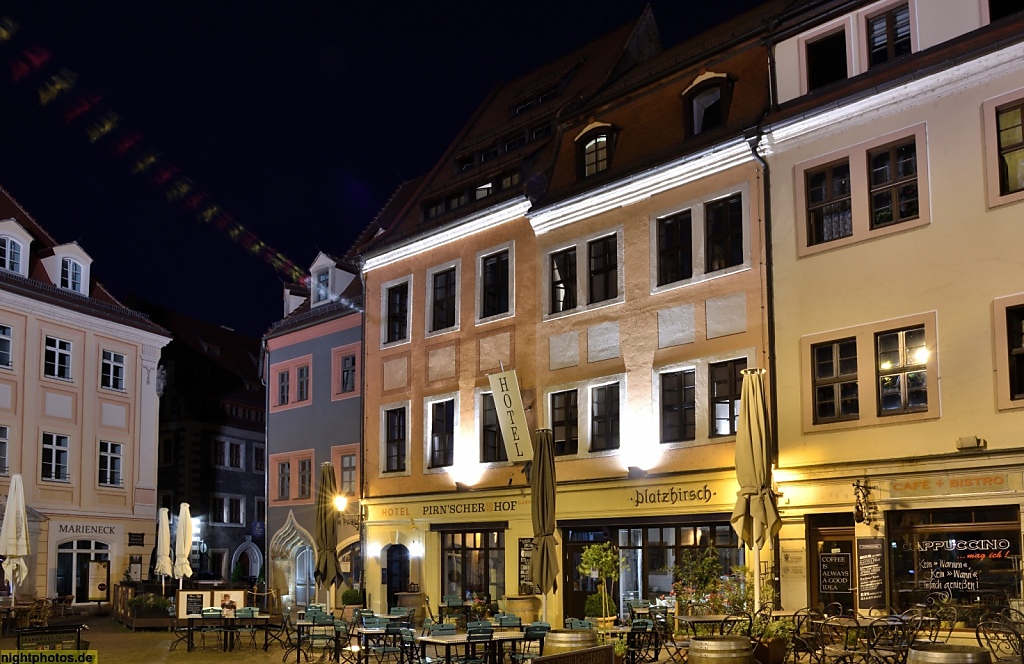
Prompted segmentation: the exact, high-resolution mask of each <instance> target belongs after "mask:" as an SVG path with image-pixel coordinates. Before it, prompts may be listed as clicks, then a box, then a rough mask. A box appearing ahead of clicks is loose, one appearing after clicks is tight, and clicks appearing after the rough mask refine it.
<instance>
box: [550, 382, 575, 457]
mask: <svg viewBox="0 0 1024 664" xmlns="http://www.w3.org/2000/svg"><path fill="white" fill-rule="evenodd" d="M576 399H577V396H576V390H566V391H565V392H555V393H554V394H552V395H551V434H552V439H553V440H554V443H555V454H556V455H564V454H576V451H577V450H578V446H579V418H578V414H577V410H578V408H577V402H576Z"/></svg>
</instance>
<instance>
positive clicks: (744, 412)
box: [730, 369, 782, 611]
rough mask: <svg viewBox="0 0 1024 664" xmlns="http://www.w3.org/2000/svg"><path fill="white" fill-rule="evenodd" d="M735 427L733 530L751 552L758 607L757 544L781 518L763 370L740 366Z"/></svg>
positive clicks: (758, 605)
mask: <svg viewBox="0 0 1024 664" xmlns="http://www.w3.org/2000/svg"><path fill="white" fill-rule="evenodd" d="M742 373H743V387H742V390H741V392H740V413H739V423H738V424H737V427H736V482H737V483H738V484H739V485H740V490H739V491H738V492H736V508H735V509H733V511H732V518H731V519H730V521H731V522H732V527H733V530H735V531H736V534H737V535H739V537H740V540H741V541H742V542H743V543H744V544H746V545H747V546H748V547H750V549H751V550H752V551H753V553H754V565H753V568H754V570H753V571H754V610H755V611H756V610H757V609H759V608H761V547H762V546H763V545H764V543H765V542H766V541H767V540H769V539H770V538H772V537H775V536H776V535H778V534H779V529H781V528H782V519H781V518H780V517H779V509H778V506H777V505H776V498H775V492H774V491H773V489H772V470H771V468H772V465H771V457H770V454H769V443H770V441H771V423H770V422H769V420H768V404H767V401H766V400H765V395H764V370H763V369H744V370H743V372H742Z"/></svg>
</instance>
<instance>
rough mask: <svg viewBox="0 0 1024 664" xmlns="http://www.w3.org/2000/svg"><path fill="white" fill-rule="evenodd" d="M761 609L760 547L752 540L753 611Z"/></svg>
mask: <svg viewBox="0 0 1024 664" xmlns="http://www.w3.org/2000/svg"><path fill="white" fill-rule="evenodd" d="M760 610H761V547H759V546H758V545H757V542H754V613H757V612H758V611H760Z"/></svg>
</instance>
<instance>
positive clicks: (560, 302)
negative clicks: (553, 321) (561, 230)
mask: <svg viewBox="0 0 1024 664" xmlns="http://www.w3.org/2000/svg"><path fill="white" fill-rule="evenodd" d="M575 308H576V247H569V248H568V249H563V250H562V251H557V252H555V253H553V254H551V313H553V314H557V313H561V312H563V311H572V310H573V309H575Z"/></svg>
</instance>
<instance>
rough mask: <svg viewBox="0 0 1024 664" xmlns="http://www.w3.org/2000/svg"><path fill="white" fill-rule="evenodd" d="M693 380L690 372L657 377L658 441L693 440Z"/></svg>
mask: <svg viewBox="0 0 1024 664" xmlns="http://www.w3.org/2000/svg"><path fill="white" fill-rule="evenodd" d="M696 377H697V372H696V371H695V370H694V369H682V370H679V371H668V372H665V373H663V374H661V403H660V407H661V442H663V443H674V442H678V441H684V440H694V439H696V437H697V396H696V393H697V388H696Z"/></svg>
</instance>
